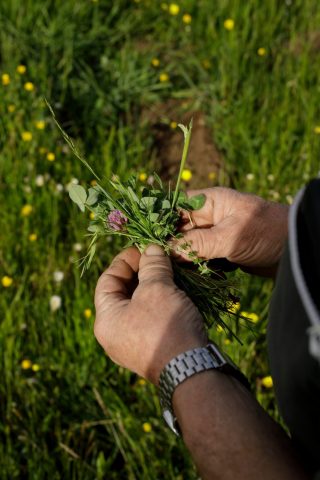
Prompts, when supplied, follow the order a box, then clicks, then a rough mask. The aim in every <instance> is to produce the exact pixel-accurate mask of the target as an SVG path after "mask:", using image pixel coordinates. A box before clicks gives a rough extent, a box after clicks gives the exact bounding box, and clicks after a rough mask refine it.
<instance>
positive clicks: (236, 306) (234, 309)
mask: <svg viewBox="0 0 320 480" xmlns="http://www.w3.org/2000/svg"><path fill="white" fill-rule="evenodd" d="M239 310H240V302H237V303H234V304H233V305H232V306H231V307H230V308H229V312H232V313H237V312H238V311H239Z"/></svg>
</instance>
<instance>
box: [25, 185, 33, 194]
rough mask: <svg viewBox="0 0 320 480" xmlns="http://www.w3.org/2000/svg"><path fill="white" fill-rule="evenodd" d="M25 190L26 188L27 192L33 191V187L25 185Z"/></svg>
mask: <svg viewBox="0 0 320 480" xmlns="http://www.w3.org/2000/svg"><path fill="white" fill-rule="evenodd" d="M23 190H24V191H25V192H26V193H31V192H32V188H31V187H30V185H24V186H23Z"/></svg>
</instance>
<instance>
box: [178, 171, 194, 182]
mask: <svg viewBox="0 0 320 480" xmlns="http://www.w3.org/2000/svg"><path fill="white" fill-rule="evenodd" d="M191 178H192V172H191V170H189V169H188V168H185V169H184V170H182V174H181V180H183V181H184V182H190V180H191Z"/></svg>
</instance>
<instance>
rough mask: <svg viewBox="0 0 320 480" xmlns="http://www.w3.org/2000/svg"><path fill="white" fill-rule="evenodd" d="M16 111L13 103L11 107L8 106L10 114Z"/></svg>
mask: <svg viewBox="0 0 320 480" xmlns="http://www.w3.org/2000/svg"><path fill="white" fill-rule="evenodd" d="M15 109H16V106H15V105H13V103H11V104H10V105H8V112H9V113H13V112H14V111H15Z"/></svg>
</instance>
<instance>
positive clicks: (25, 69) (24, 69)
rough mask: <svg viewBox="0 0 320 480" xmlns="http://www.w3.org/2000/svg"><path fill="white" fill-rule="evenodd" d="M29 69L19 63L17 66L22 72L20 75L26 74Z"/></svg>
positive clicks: (19, 71) (18, 70)
mask: <svg viewBox="0 0 320 480" xmlns="http://www.w3.org/2000/svg"><path fill="white" fill-rule="evenodd" d="M26 71H27V67H26V66H25V65H18V66H17V72H18V73H19V74H20V75H24V74H25V73H26Z"/></svg>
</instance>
